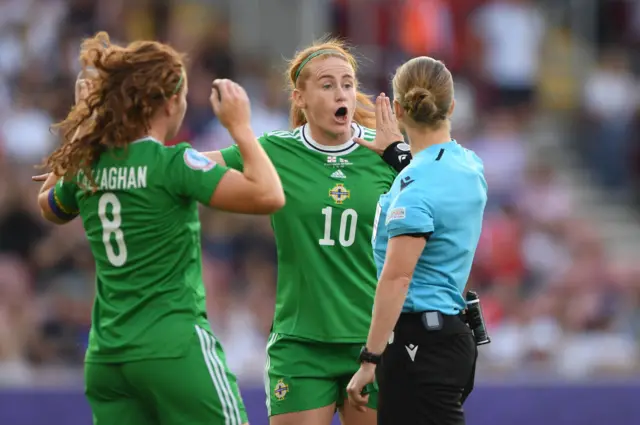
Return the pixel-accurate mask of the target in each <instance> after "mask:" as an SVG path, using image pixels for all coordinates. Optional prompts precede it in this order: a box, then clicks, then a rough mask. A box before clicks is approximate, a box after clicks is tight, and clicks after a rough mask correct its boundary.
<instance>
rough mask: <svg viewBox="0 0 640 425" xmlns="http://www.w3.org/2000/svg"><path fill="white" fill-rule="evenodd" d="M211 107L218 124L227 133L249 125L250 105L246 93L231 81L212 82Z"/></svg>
mask: <svg viewBox="0 0 640 425" xmlns="http://www.w3.org/2000/svg"><path fill="white" fill-rule="evenodd" d="M209 100H210V101H211V106H212V107H213V112H214V113H215V114H216V116H217V117H218V119H219V120H220V123H221V124H222V125H223V126H224V127H225V128H226V129H227V130H229V131H232V130H234V129H237V128H241V127H246V126H249V125H250V120H251V104H250V102H249V96H248V95H247V92H246V91H245V90H244V89H243V88H242V87H241V86H240V85H239V84H238V83H235V82H233V81H231V80H226V79H223V80H214V81H213V87H212V89H211V97H210V98H209Z"/></svg>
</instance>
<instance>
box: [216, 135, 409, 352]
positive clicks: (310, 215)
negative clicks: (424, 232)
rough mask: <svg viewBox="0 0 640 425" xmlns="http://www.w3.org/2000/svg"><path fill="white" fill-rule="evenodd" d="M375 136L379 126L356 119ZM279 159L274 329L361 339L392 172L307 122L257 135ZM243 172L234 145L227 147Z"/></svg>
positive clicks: (231, 163) (325, 338) (318, 337)
mask: <svg viewBox="0 0 640 425" xmlns="http://www.w3.org/2000/svg"><path fill="white" fill-rule="evenodd" d="M353 131H354V136H356V137H360V138H362V139H364V140H367V141H372V140H373V138H374V137H375V131H374V130H372V129H368V128H365V127H362V126H360V125H357V124H355V123H354V125H353ZM260 142H261V144H262V146H263V147H264V149H265V151H266V152H267V154H268V155H269V158H271V161H272V162H273V163H274V165H275V167H276V169H277V171H278V174H279V176H280V179H281V181H282V185H283V187H284V191H285V195H286V205H285V206H284V208H282V209H281V210H280V211H278V212H277V213H275V214H274V215H273V216H272V218H271V224H272V227H273V230H274V234H275V238H276V244H277V255H278V286H277V293H276V306H275V315H274V321H273V332H274V333H279V334H285V335H291V336H296V337H300V338H305V339H310V340H314V341H320V342H345V343H354V342H358V343H360V342H364V341H366V338H367V333H368V331H369V325H370V322H371V312H372V308H373V299H374V296H375V288H376V282H377V279H376V267H375V263H374V260H373V253H372V248H371V236H372V232H373V220H374V216H375V212H376V205H377V202H378V198H379V196H380V195H381V194H383V193H385V192H387V191H388V190H389V188H390V187H391V184H392V183H393V179H394V178H395V175H396V174H395V171H393V169H392V168H391V167H389V166H388V165H387V164H386V163H384V162H383V161H382V159H381V158H380V156H379V155H377V154H375V153H374V152H372V151H371V150H369V149H366V148H364V147H360V146H359V145H358V144H357V143H355V142H354V141H353V140H349V141H348V142H347V143H345V144H343V145H340V146H324V145H320V144H318V143H317V142H315V141H314V140H313V138H312V137H311V134H310V131H309V128H308V126H307V125H304V126H302V127H299V128H296V129H294V130H293V131H290V132H289V131H274V132H271V133H267V134H265V135H264V136H262V137H261V138H260ZM222 155H223V158H224V160H225V162H226V165H227V166H228V167H231V168H235V169H238V170H242V158H241V156H240V152H239V149H238V147H237V146H236V145H234V146H231V147H229V148H226V149H223V150H222Z"/></svg>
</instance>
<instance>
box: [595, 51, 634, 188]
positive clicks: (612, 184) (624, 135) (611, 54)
mask: <svg viewBox="0 0 640 425" xmlns="http://www.w3.org/2000/svg"><path fill="white" fill-rule="evenodd" d="M639 108H640V80H638V78H637V77H635V76H634V75H633V74H632V73H631V69H630V67H629V61H628V58H627V57H626V55H625V53H624V52H622V51H620V50H616V49H607V50H605V51H604V52H603V54H602V56H601V59H600V62H599V64H598V67H597V68H595V69H594V70H593V71H592V72H591V73H590V75H589V76H588V78H587V80H586V82H585V85H584V109H585V114H586V126H585V142H586V145H587V146H586V149H585V150H586V151H587V152H588V157H589V161H590V164H591V166H592V167H593V169H594V170H596V171H597V172H598V174H599V177H600V180H601V182H602V183H603V184H604V185H605V186H606V187H607V188H608V189H610V190H611V191H614V192H617V193H620V192H621V191H622V193H624V191H625V190H626V189H629V186H630V184H631V178H632V169H631V167H632V164H633V163H632V153H633V151H634V146H633V145H632V141H633V140H634V137H636V135H635V134H634V131H633V130H634V119H635V117H636V114H637V112H638V111H639V110H640V109H639ZM635 148H636V149H637V147H635Z"/></svg>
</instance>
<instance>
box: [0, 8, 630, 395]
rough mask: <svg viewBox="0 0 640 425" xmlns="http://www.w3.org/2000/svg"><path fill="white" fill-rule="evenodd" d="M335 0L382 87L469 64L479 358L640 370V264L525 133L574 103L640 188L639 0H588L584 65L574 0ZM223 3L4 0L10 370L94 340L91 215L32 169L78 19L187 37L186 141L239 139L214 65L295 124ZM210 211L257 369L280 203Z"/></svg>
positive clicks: (3, 371) (258, 124) (268, 62)
mask: <svg viewBox="0 0 640 425" xmlns="http://www.w3.org/2000/svg"><path fill="white" fill-rule="evenodd" d="M318 1H321V0H318ZM326 2H327V7H328V8H330V13H331V20H330V22H331V25H332V28H329V29H328V30H330V31H331V32H332V33H333V34H334V35H339V36H343V37H346V38H347V39H348V40H349V41H350V42H351V44H353V45H355V46H356V47H357V48H358V50H357V51H358V53H359V54H360V56H364V60H363V67H362V75H361V83H362V85H363V86H364V88H365V89H366V90H367V91H368V92H370V93H376V92H379V91H388V90H389V84H388V77H389V75H390V73H391V72H393V69H394V68H395V67H396V66H397V65H398V64H399V63H400V62H401V61H402V60H404V59H406V58H409V57H411V56H416V55H422V54H427V55H431V56H435V57H437V58H440V59H442V60H444V61H445V62H446V63H447V65H448V66H449V68H450V69H452V71H453V72H454V74H455V78H456V100H457V108H456V112H455V114H454V118H453V130H454V134H453V135H454V137H455V138H456V139H457V140H459V141H460V142H461V143H462V144H463V145H465V146H467V147H469V148H471V149H474V150H475V151H476V152H477V153H478V154H479V155H480V157H481V158H482V159H483V160H484V163H485V171H486V177H487V181H488V184H489V187H490V204H489V206H488V208H487V214H486V220H485V227H484V231H483V235H482V240H481V242H480V245H479V248H478V253H477V260H476V264H475V266H474V270H473V273H472V283H471V286H472V287H474V288H476V289H477V290H478V291H479V292H480V294H481V298H482V300H483V305H484V311H485V316H486V319H487V320H488V322H489V326H490V331H491V335H492V338H493V342H492V344H490V345H488V346H486V347H483V348H482V349H481V350H480V351H481V356H482V360H481V364H480V366H481V367H482V369H483V376H485V375H484V374H485V373H486V374H488V375H495V374H499V375H500V376H517V375H523V376H524V375H529V374H531V373H533V374H535V375H537V376H543V375H545V374H546V375H549V376H554V377H566V378H583V377H593V376H598V375H599V374H605V375H611V374H621V375H628V374H629V373H634V372H638V371H640V361H639V359H640V354H639V347H640V270H639V269H638V268H637V266H636V265H635V264H618V263H614V262H611V261H609V259H608V257H607V256H606V252H604V248H603V246H602V243H601V238H600V235H599V233H598V231H599V229H598V223H590V222H584V221H583V220H580V219H577V218H576V214H575V212H576V208H577V206H576V204H575V202H574V199H573V197H572V192H571V190H570V189H569V188H568V187H567V186H566V185H565V184H564V182H563V180H562V179H561V178H560V175H561V173H559V171H561V170H558V169H556V168H554V166H553V163H552V162H549V161H546V159H547V158H546V157H545V155H540V154H539V153H535V154H534V153H533V152H537V151H536V150H535V149H532V146H531V143H532V142H531V140H534V137H533V136H534V135H533V134H532V132H533V131H534V130H533V128H534V127H533V126H532V125H531V123H532V122H533V121H534V120H535V118H536V116H538V115H539V114H541V113H544V112H545V111H549V110H560V111H562V112H563V113H564V114H566V115H563V116H566V120H567V122H568V123H571V128H572V129H573V132H572V133H569V135H568V136H566V137H567V138H568V139H569V140H567V143H568V144H570V145H571V146H572V148H573V149H576V150H577V151H579V153H580V154H581V155H580V156H581V157H582V159H583V160H584V164H585V166H587V167H589V170H591V171H590V172H591V174H592V175H593V177H594V178H595V179H596V180H597V181H599V182H600V184H601V185H602V190H616V191H619V192H620V193H622V196H623V197H624V199H628V200H629V202H630V201H631V200H632V199H633V194H634V191H635V190H637V185H636V183H637V181H638V175H637V170H638V167H637V165H638V161H637V158H638V156H637V154H638V147H639V146H640V141H639V140H638V137H639V136H638V135H639V134H640V132H639V131H638V117H639V114H638V112H639V110H640V84H639V81H640V80H639V76H640V74H639V71H640V68H639V65H640V63H638V61H639V60H640V55H638V54H637V52H638V51H640V50H639V48H640V2H637V1H632V0H629V1H627V0H599V1H598V0H593V1H592V2H591V1H590V3H592V4H594V5H596V6H597V10H596V14H595V15H594V16H595V18H597V22H596V24H597V25H595V26H594V28H596V29H597V31H594V32H593V34H592V36H593V37H592V38H593V39H592V40H588V43H589V46H591V48H592V50H593V51H594V52H595V53H594V55H593V56H594V58H595V59H594V60H592V61H589V62H587V61H586V60H585V63H584V64H582V65H581V67H580V68H581V70H582V71H583V72H584V76H583V77H582V78H578V76H575V78H572V76H571V75H572V73H571V71H568V70H567V69H568V67H569V66H570V64H568V63H566V62H569V61H567V60H566V58H564V59H565V60H564V61H563V60H558V61H553V60H551V61H550V60H549V59H548V58H549V56H550V55H551V56H552V54H550V52H553V51H555V50H554V49H556V50H557V49H558V47H559V46H560V45H565V46H569V47H568V48H570V49H580V48H581V45H582V44H583V43H586V41H584V40H581V39H579V38H576V35H575V34H574V31H571V30H570V29H569V27H570V24H571V13H570V9H569V4H570V3H571V2H568V1H564V0H562V1H529V0H495V1H494V0H465V1H457V0H370V1H363V0H334V1H329V0H327V1H326ZM225 3H227V2H224V1H213V0H212V1H205V0H200V1H176V2H172V1H151V0H144V1H143V0H140V1H137V2H129V3H128V4H126V7H125V2H124V0H5V1H2V2H0V124H1V125H0V385H3V384H8V385H18V384H26V385H31V384H34V383H35V382H36V381H38V382H42V379H41V378H40V376H41V374H42V373H44V372H43V371H47V370H48V371H50V370H74V368H78V367H79V366H81V364H82V359H83V355H84V349H85V347H86V342H87V333H88V330H89V327H90V311H91V305H92V298H93V290H94V289H93V273H94V265H93V258H92V256H91V253H90V252H89V251H88V248H87V243H86V240H85V237H84V234H83V229H82V225H81V223H80V222H79V221H76V222H74V223H72V224H70V225H67V226H64V227H54V226H50V225H48V224H46V223H45V222H43V220H42V219H41V218H40V215H39V211H38V210H37V206H36V203H35V199H36V194H37V192H38V190H39V186H38V185H37V184H34V183H32V182H31V181H30V176H31V175H33V174H34V173H36V172H37V171H38V170H37V169H35V168H34V165H38V164H39V163H40V162H41V160H42V158H43V157H44V156H45V155H46V154H47V153H48V152H49V151H51V149H52V147H53V146H55V144H56V143H57V140H56V137H55V135H54V134H52V133H51V132H50V131H49V128H50V125H51V124H52V123H53V122H55V121H56V120H59V119H60V118H62V117H63V116H64V115H65V114H66V112H67V111H68V109H69V107H70V105H71V103H72V101H73V81H74V79H75V76H76V75H77V72H78V70H79V68H78V63H77V59H76V57H77V51H78V46H79V40H80V39H81V37H83V36H85V35H88V34H91V33H94V32H96V31H98V30H107V31H109V33H110V34H111V36H112V38H114V39H115V40H116V41H119V40H121V41H126V40H132V39H137V38H154V39H160V40H163V41H168V42H169V43H171V44H173V45H174V46H175V47H177V48H178V49H181V50H184V51H187V52H188V56H189V83H190V86H191V88H192V89H191V90H190V91H189V109H188V112H187V117H186V120H185V123H184V126H183V128H182V130H181V134H180V135H179V136H178V137H177V138H176V141H182V140H189V141H191V142H192V143H193V144H194V146H195V147H197V148H198V149H201V150H212V149H219V148H223V147H226V146H228V145H229V144H231V143H233V142H232V140H231V139H230V138H229V136H228V134H227V133H226V132H225V131H224V130H223V129H222V128H221V127H220V126H219V124H218V123H217V122H216V120H215V117H214V116H213V115H212V113H211V108H210V106H209V102H208V95H209V90H208V87H209V86H210V82H211V80H212V79H213V78H215V77H229V78H232V79H236V80H238V81H240V82H241V83H242V84H243V85H244V86H245V87H246V88H247V89H248V91H249V93H250V96H251V99H252V106H253V121H254V122H253V124H254V129H255V130H256V132H258V133H262V132H265V131H270V130H275V129H285V128H287V127H288V114H287V93H286V92H285V91H284V87H285V81H284V80H283V78H282V72H281V71H283V69H284V68H283V66H284V62H283V60H282V58H269V57H257V56H255V55H252V57H246V56H245V55H243V54H242V53H240V52H234V51H233V50H232V49H231V48H230V31H229V18H228V11H227V10H226V9H225V7H224V6H225ZM552 16H553V17H554V19H551V17H552ZM364 19H366V20H367V21H368V22H369V24H367V25H365V26H366V27H367V28H369V29H368V30H365V29H364V28H363V25H362V22H363V20H364ZM371 28H375V31H372V30H370V29H371ZM561 42H562V43H561ZM563 43H564V44H563ZM612 46H613V47H612ZM634 51H635V52H636V54H635V57H634V56H633V55H632V52H634ZM292 54H293V52H289V57H290V56H291V55H292ZM634 61H635V62H634ZM563 64H564V68H562V67H563ZM559 67H560V68H561V69H559ZM567 75H569V77H567ZM200 87H201V88H203V89H202V90H200V89H195V88H200ZM205 87H206V90H205V89H204V88H205ZM554 93H555V95H554ZM547 155H553V153H548V154H547ZM202 221H203V226H202V229H203V235H202V240H203V252H204V266H205V284H206V288H207V295H208V301H207V302H208V310H209V315H210V319H211V323H212V326H213V328H214V330H215V331H216V333H217V335H218V336H219V337H220V339H221V340H222V341H223V343H224V346H225V350H226V352H227V358H228V360H229V364H230V366H231V368H232V369H233V370H234V371H236V372H237V373H238V374H239V375H240V378H241V379H246V380H259V379H261V376H262V375H261V374H262V369H263V364H264V363H263V359H264V346H265V342H266V339H267V334H268V332H269V328H270V321H271V316H272V313H273V306H274V291H275V277H276V268H275V247H274V244H273V239H272V234H271V228H270V225H269V221H268V219H267V218H255V217H247V216H237V215H230V214H223V213H219V212H214V211H210V210H203V211H202Z"/></svg>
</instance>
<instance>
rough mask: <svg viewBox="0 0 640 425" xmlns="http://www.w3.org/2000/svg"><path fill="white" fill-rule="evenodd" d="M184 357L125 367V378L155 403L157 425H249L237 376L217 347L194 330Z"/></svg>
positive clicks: (210, 338) (208, 336) (201, 331)
mask: <svg viewBox="0 0 640 425" xmlns="http://www.w3.org/2000/svg"><path fill="white" fill-rule="evenodd" d="M195 332H196V335H194V339H193V341H192V347H191V348H190V350H189V352H188V354H187V355H186V356H184V357H180V358H177V359H160V360H149V361H144V362H138V363H139V364H138V365H136V364H133V363H132V364H130V365H127V368H128V369H126V376H127V378H129V379H130V380H131V381H132V382H136V383H139V384H141V385H142V386H143V388H142V389H143V390H144V391H146V393H147V395H148V397H149V398H151V399H153V400H154V402H155V404H156V409H157V411H158V416H159V418H160V425H211V424H215V423H220V424H225V425H242V424H246V423H247V422H248V420H247V413H246V410H245V406H244V403H243V402H242V398H241V396H240V390H239V388H238V384H237V381H236V377H235V375H234V374H233V373H231V371H230V370H229V368H228V367H227V363H226V359H225V355H224V352H223V350H222V347H221V345H220V343H219V342H218V341H217V340H216V338H215V337H214V336H213V335H212V334H211V333H210V332H209V331H207V330H204V329H202V328H199V327H198V328H196V331H195Z"/></svg>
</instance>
